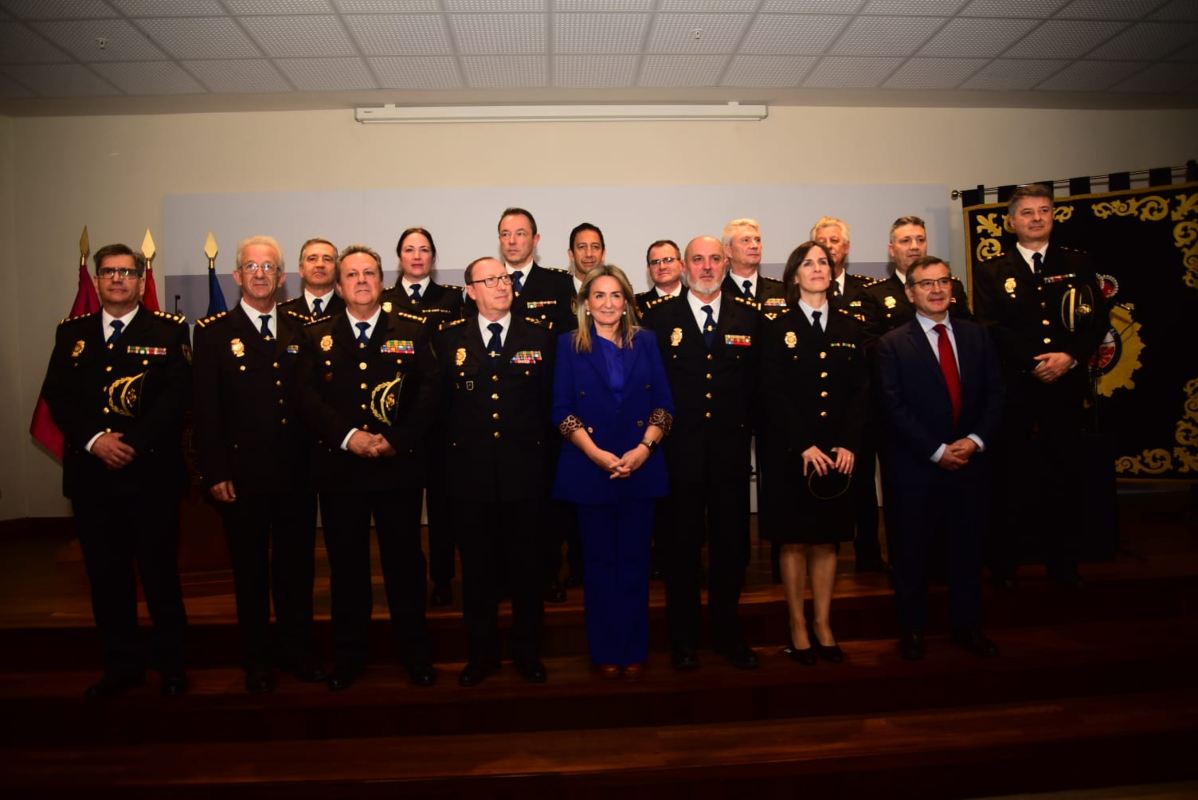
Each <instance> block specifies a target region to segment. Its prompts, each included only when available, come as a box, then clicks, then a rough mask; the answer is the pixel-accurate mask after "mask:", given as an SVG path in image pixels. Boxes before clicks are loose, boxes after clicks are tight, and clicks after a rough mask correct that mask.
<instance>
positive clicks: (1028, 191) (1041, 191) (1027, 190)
mask: <svg viewBox="0 0 1198 800" xmlns="http://www.w3.org/2000/svg"><path fill="white" fill-rule="evenodd" d="M1025 197H1043V198H1045V199H1047V200H1048V202H1049V203H1051V202H1052V187H1051V186H1049V185H1048V184H1047V183H1029V184H1027V185H1026V186H1020V187H1019V188H1017V189H1016V190H1015V191H1013V192H1011V198H1010V199H1009V200H1007V214H1008V215H1009V214H1014V213H1015V204H1016V203H1018V202H1019V201H1020V200H1022V199H1024V198H1025Z"/></svg>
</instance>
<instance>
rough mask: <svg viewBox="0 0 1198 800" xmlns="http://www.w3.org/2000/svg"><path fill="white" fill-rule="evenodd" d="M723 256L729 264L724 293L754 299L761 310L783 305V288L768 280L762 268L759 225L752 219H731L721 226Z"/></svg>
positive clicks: (774, 279) (780, 282) (778, 281)
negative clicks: (761, 270)
mask: <svg viewBox="0 0 1198 800" xmlns="http://www.w3.org/2000/svg"><path fill="white" fill-rule="evenodd" d="M721 241H722V242H723V244H724V257H725V258H726V259H727V261H728V272H727V274H726V275H725V276H724V283H723V290H724V291H725V292H733V293H734V294H738V295H740V296H741V297H744V298H745V299H746V300H753V301H755V302H757V303H759V304H760V305H761V307H762V308H770V307H773V306H784V305H786V287H785V286H783V285H782V281H780V280H777V279H776V278H767V277H765V276H764V275H762V274H760V273H759V270H760V269H761V253H762V249H761V226H760V225H758V224H757V220H755V219H748V218H745V219H734V220H732V221H731V222H729V223H728V224H727V225H725V226H724V236H723V239H722V240H721Z"/></svg>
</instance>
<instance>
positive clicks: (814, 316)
mask: <svg viewBox="0 0 1198 800" xmlns="http://www.w3.org/2000/svg"><path fill="white" fill-rule="evenodd" d="M823 315H824V313H823V312H822V311H812V312H811V327H813V328H815V332H816V333H823V332H824V326H823V325H820V324H819V318H820V317H822V316H823Z"/></svg>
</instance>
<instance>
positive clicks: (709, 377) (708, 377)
mask: <svg viewBox="0 0 1198 800" xmlns="http://www.w3.org/2000/svg"><path fill="white" fill-rule="evenodd" d="M703 377H704V378H707V380H711V373H710V372H709V373H707V374H706V375H704V376H703Z"/></svg>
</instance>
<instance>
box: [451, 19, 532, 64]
mask: <svg viewBox="0 0 1198 800" xmlns="http://www.w3.org/2000/svg"><path fill="white" fill-rule="evenodd" d="M449 24H450V25H452V26H453V35H454V38H456V39H457V42H458V50H459V52H462V53H471V54H480V55H481V54H486V53H492V54H496V55H500V54H508V53H511V54H526V53H542V52H544V51H545V22H544V19H543V18H542V17H541V16H540V15H538V14H451V15H450V17H449Z"/></svg>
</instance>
